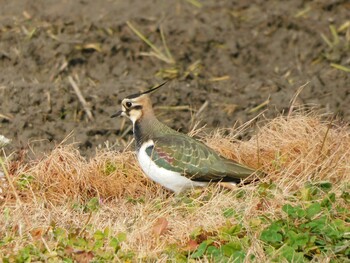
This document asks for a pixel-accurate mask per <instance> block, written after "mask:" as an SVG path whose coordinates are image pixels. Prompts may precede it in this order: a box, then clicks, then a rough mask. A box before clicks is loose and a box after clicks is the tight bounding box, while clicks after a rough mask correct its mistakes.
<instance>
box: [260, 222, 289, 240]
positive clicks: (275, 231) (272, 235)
mask: <svg viewBox="0 0 350 263" xmlns="http://www.w3.org/2000/svg"><path fill="white" fill-rule="evenodd" d="M280 231H281V226H280V225H279V224H278V223H277V222H274V223H272V224H271V225H270V226H269V227H268V228H267V229H265V230H263V231H262V232H261V235H260V239H261V240H262V241H264V242H266V243H269V244H272V245H276V244H279V243H281V242H282V239H283V236H282V235H281V234H280V233H279V232H280Z"/></svg>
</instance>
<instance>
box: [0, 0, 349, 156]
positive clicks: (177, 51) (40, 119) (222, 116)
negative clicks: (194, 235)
mask: <svg viewBox="0 0 350 263" xmlns="http://www.w3.org/2000/svg"><path fill="white" fill-rule="evenodd" d="M195 2H197V1H193V0H192V1H188V0H177V1H162V0H153V1H141V0H134V1H132V3H130V2H129V1H111V0H102V1H98V2H96V1H91V0H86V1H64V0H60V1H54V0H38V1H31V0H14V1H5V3H2V5H1V9H0V72H1V76H0V97H1V104H0V131H1V134H3V135H5V136H6V137H8V138H11V139H12V140H13V144H12V146H11V147H13V148H12V149H13V150H18V149H24V150H28V151H29V152H30V149H28V148H31V149H33V150H34V152H35V153H36V154H38V153H39V152H43V151H44V152H49V151H50V150H51V149H53V148H54V145H55V144H57V143H60V142H61V141H62V140H63V139H64V138H66V136H67V135H68V134H70V133H71V132H73V136H72V137H71V139H70V141H74V142H79V143H80V144H79V150H80V152H81V153H82V154H83V155H84V156H93V155H94V152H95V148H96V147H100V148H103V147H104V145H105V142H106V141H108V142H110V145H115V148H114V149H116V150H120V149H122V148H123V144H122V142H121V141H124V140H128V139H129V138H130V137H131V131H130V124H129V123H126V124H125V125H121V124H122V123H121V122H118V121H117V120H115V119H114V120H113V119H110V118H109V116H110V115H111V114H113V113H114V112H115V111H117V110H119V107H120V106H119V105H120V101H121V100H122V99H123V98H124V97H125V96H126V95H129V94H133V93H135V92H136V91H139V90H141V89H145V88H147V87H150V86H153V85H154V84H156V83H159V82H161V81H162V80H163V79H173V81H172V82H171V83H170V84H169V86H168V88H167V89H164V90H163V92H161V93H158V94H154V97H153V101H154V103H155V104H156V109H157V115H158V116H160V118H161V119H162V120H163V121H165V122H167V123H168V124H169V125H171V126H172V127H173V128H176V129H181V130H182V131H184V132H187V131H189V130H191V129H192V126H193V124H194V123H196V122H197V121H199V120H202V124H203V125H204V124H205V125H206V127H207V129H208V130H209V131H210V130H211V129H213V128H217V127H224V128H231V127H233V126H234V125H235V123H236V122H238V124H242V123H245V122H246V121H248V120H250V119H252V118H254V117H255V116H257V115H259V114H260V113H261V112H263V111H264V110H266V109H267V110H268V111H267V112H265V115H266V116H268V117H270V118H271V117H275V116H277V115H278V113H279V112H282V111H283V110H286V109H287V108H288V106H289V103H290V100H291V98H292V97H293V95H294V94H295V93H296V92H297V90H298V88H299V87H300V86H303V85H305V84H306V83H308V84H307V85H306V86H305V88H304V89H303V91H302V92H301V94H300V95H299V96H298V100H297V103H298V104H301V105H309V106H316V107H320V108H321V109H322V110H323V112H326V113H334V114H337V115H339V116H341V117H342V118H343V119H344V120H345V121H350V117H349V116H350V109H349V107H348V105H349V104H350V94H349V83H350V81H349V71H350V69H349V68H350V65H349V64H350V62H349V61H350V57H349V54H350V52H349V50H350V47H349V46H350V45H349V43H350V22H349V12H350V5H349V3H348V1H328V0H320V1H303V0H296V1H288V2H285V1H277V2H276V1H272V0H271V1H249V3H248V2H247V1H244V0H241V1H220V3H219V2H218V1H215V0H207V1H202V5H200V6H198V5H197V6H196V5H194V4H193V3H195ZM127 21H129V25H128V24H127ZM130 26H133V27H134V28H135V29H137V30H138V31H139V32H140V33H142V34H143V35H144V36H146V37H147V38H149V40H150V41H151V42H152V43H154V45H155V46H156V47H158V49H160V51H161V52H162V53H163V54H164V55H165V58H167V56H166V55H167V52H166V50H164V48H162V47H163V44H162V36H161V34H160V30H161V29H162V31H163V35H164V38H165V41H166V43H167V46H168V49H169V50H170V52H171V57H170V58H168V59H163V60H162V59H159V58H157V57H155V56H150V55H151V54H152V52H153V53H154V51H153V50H152V49H151V48H150V47H149V46H148V45H147V44H146V43H145V42H144V41H142V40H141V39H140V38H139V37H138V36H137V35H136V34H135V32H133V31H132V29H131V27H130ZM147 55H148V56H147ZM168 57H169V56H168ZM69 77H71V78H72V79H73V80H74V82H75V83H76V84H77V86H78V87H79V88H80V90H81V93H82V95H83V97H84V98H85V100H86V102H87V105H88V107H89V108H90V109H91V113H92V115H93V120H90V119H89V118H88V117H87V114H86V113H85V111H84V108H83V107H82V105H81V103H80V101H79V100H78V97H77V95H76V93H75V92H74V90H73V88H72V85H71V81H69ZM203 105H204V107H203ZM199 110H200V112H199V113H198V111H199ZM189 123H191V125H192V126H191V125H189ZM248 135H249V134H248ZM121 137H122V138H121ZM116 140H117V142H118V143H115V142H116ZM28 144H29V145H28Z"/></svg>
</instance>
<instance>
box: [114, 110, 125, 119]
mask: <svg viewBox="0 0 350 263" xmlns="http://www.w3.org/2000/svg"><path fill="white" fill-rule="evenodd" d="M119 116H125V112H124V111H122V110H120V111H118V112H117V113H114V114H113V115H112V116H111V118H116V117H119Z"/></svg>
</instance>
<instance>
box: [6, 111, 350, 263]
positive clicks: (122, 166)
mask: <svg viewBox="0 0 350 263" xmlns="http://www.w3.org/2000/svg"><path fill="white" fill-rule="evenodd" d="M207 144H208V145H209V146H211V147H212V148H214V149H216V150H218V151H219V152H221V153H222V154H223V155H225V156H227V157H229V158H232V159H234V160H237V161H240V162H243V163H245V164H247V165H250V166H252V167H256V168H260V169H262V170H263V171H264V172H266V173H267V174H268V175H267V177H266V178H262V179H261V180H262V183H257V184H252V185H245V186H242V187H241V188H239V189H237V190H236V191H228V190H223V189H221V188H219V187H216V186H213V187H209V188H206V189H200V190H193V191H192V192H191V193H189V195H184V196H173V195H169V194H168V193H167V191H166V190H164V189H163V188H161V187H160V186H158V185H155V184H154V183H152V182H150V181H149V180H148V179H146V178H145V177H144V175H143V174H142V172H141V170H140V168H139V166H138V165H137V162H136V160H135V158H134V154H133V153H131V152H123V153H116V152H99V153H97V154H96V156H95V157H94V158H93V159H91V160H86V159H84V158H82V157H81V156H80V155H79V152H78V151H77V150H76V149H75V148H74V146H72V145H68V146H60V147H58V148H56V149H55V150H53V151H52V152H51V154H49V155H48V156H47V157H45V158H43V159H41V160H36V161H33V162H32V163H29V164H27V165H23V166H22V167H19V168H18V169H17V170H14V171H13V173H12V174H11V176H12V178H13V182H14V185H16V187H17V188H16V191H17V192H18V196H20V198H21V200H20V202H17V203H14V202H11V200H13V199H12V198H10V197H11V196H12V197H13V195H11V189H10V188H7V191H5V197H6V196H7V198H5V199H4V200H3V201H2V208H4V209H5V210H6V211H8V212H6V213H2V214H0V222H4V224H3V225H2V226H0V232H1V233H3V235H2V237H3V236H7V235H13V236H17V237H18V238H15V242H11V243H9V244H7V245H5V246H4V247H3V249H4V250H3V251H5V252H3V253H5V254H6V253H7V254H8V252H6V251H18V250H19V249H21V248H23V247H25V246H26V245H27V244H30V243H31V242H32V239H33V235H32V234H31V233H32V231H33V230H35V229H37V228H45V231H46V232H45V233H47V236H49V234H50V233H53V230H52V229H53V227H52V226H53V225H55V226H60V227H62V228H64V229H67V231H68V230H69V229H79V231H82V229H90V230H91V231H95V230H97V229H100V230H101V229H102V230H103V229H106V228H108V229H110V230H111V233H110V235H111V236H113V235H117V234H118V233H125V234H126V237H127V239H126V241H125V242H123V243H122V245H121V246H122V247H121V249H122V250H123V251H133V252H134V253H135V254H136V257H135V258H134V260H140V261H142V260H145V259H146V260H150V259H152V258H153V259H155V258H156V259H158V260H159V261H166V260H167V259H169V258H171V256H170V255H169V254H167V253H166V252H165V251H167V249H169V244H177V247H178V248H179V249H186V247H187V246H188V242H189V241H188V240H189V237H190V235H191V234H193V233H194V232H196V231H197V230H198V229H202V230H200V231H199V232H201V231H202V232H204V233H210V232H215V231H219V229H221V228H223V227H225V226H226V227H230V226H234V225H240V226H241V227H242V228H243V229H244V235H246V238H247V239H249V240H251V241H250V243H249V246H248V245H247V244H245V245H242V246H245V247H244V249H245V251H246V254H247V257H246V258H247V259H249V255H254V256H255V258H256V259H257V261H258V262H268V261H270V258H269V257H268V256H267V255H266V253H265V251H264V248H263V246H262V243H261V241H259V238H258V237H259V236H260V233H261V230H262V229H263V228H264V227H266V225H267V223H266V222H263V221H261V220H260V219H259V217H258V216H263V217H266V218H269V219H268V220H274V219H278V218H280V217H281V207H282V206H283V205H284V204H288V203H292V202H294V201H296V200H298V199H297V198H296V197H295V196H294V194H295V192H296V191H297V190H298V189H300V187H302V186H304V185H305V183H306V182H317V181H320V180H327V181H331V182H333V184H334V185H335V187H334V190H335V192H337V191H338V190H339V191H340V188H341V187H342V183H343V182H349V181H350V131H349V129H348V128H347V127H340V126H335V125H330V123H327V122H323V121H322V120H321V118H320V117H319V116H315V115H313V114H309V115H307V116H305V115H295V116H293V117H290V118H288V119H287V118H285V117H278V118H276V119H274V120H272V121H270V122H269V123H268V124H267V125H266V126H264V127H263V128H262V129H260V131H259V132H258V133H257V134H256V135H255V136H253V137H252V138H251V139H250V140H249V141H246V142H237V141H236V140H235V133H234V131H233V132H232V135H229V136H222V135H221V133H220V132H217V133H215V134H214V135H212V136H211V137H208V138H207ZM24 178H25V179H26V180H28V182H29V183H27V184H24V183H23V180H24ZM271 181H272V182H274V184H271V183H270V182H271ZM264 184H265V185H264ZM266 185H267V186H266ZM271 185H275V186H274V187H272V188H270V186H271ZM265 187H267V188H265ZM338 188H339V189H338ZM339 195H340V194H339ZM92 197H98V200H99V208H98V209H97V210H96V211H94V212H91V211H90V212H88V211H87V210H86V202H88V201H89V200H90V198H92ZM298 202H299V203H300V204H302V206H303V207H307V205H306V206H305V204H306V203H303V202H301V201H300V200H299V201H298ZM339 202H340V201H339ZM77 207H78V208H77ZM224 211H231V212H232V213H234V214H233V215H230V216H227V214H225V213H224ZM159 220H160V221H159ZM159 222H163V223H164V224H165V225H164V226H162V228H161V230H159V227H158V224H159ZM155 229H156V230H155ZM157 229H158V230H157ZM90 230H89V231H90ZM206 231H207V232H206ZM197 232H198V231H197ZM28 236H29V237H28ZM47 236H45V237H44V236H43V238H44V239H45V240H44V241H43V242H44V243H45V242H46V243H45V246H47V247H49V249H50V248H51V249H55V247H57V246H58V243H57V241H55V240H54V239H52V238H48V237H47ZM0 237H1V236H0ZM50 242H53V243H50ZM55 242H56V243H55ZM14 253H15V252H14ZM0 256H1V251H0ZM203 260H204V261H205V260H206V259H205V257H204V259H203Z"/></svg>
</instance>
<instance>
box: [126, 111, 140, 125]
mask: <svg viewBox="0 0 350 263" xmlns="http://www.w3.org/2000/svg"><path fill="white" fill-rule="evenodd" d="M125 115H126V114H125ZM141 116H142V112H141V110H136V109H133V110H130V111H129V116H128V117H129V119H130V120H131V121H132V123H133V124H135V122H136V121H137V120H138V119H140V118H141Z"/></svg>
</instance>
